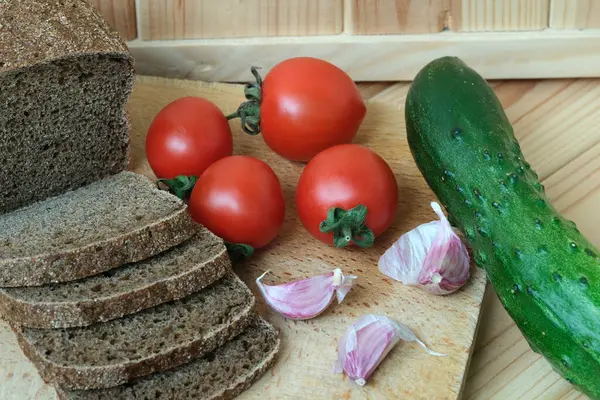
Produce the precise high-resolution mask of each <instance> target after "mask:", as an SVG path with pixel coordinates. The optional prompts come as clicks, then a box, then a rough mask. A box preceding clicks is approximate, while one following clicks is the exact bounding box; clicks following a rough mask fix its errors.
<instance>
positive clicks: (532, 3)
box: [451, 0, 549, 32]
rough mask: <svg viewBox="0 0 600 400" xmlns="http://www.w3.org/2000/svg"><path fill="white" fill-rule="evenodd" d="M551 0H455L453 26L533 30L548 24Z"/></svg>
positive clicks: (472, 28) (476, 29) (474, 29)
mask: <svg viewBox="0 0 600 400" xmlns="http://www.w3.org/2000/svg"><path fill="white" fill-rule="evenodd" d="M548 7H549V0H452V8H451V14H452V22H453V26H454V27H453V29H456V30H458V31H462V32H475V31H480V32H481V31H530V30H541V29H544V28H546V27H547V26H548Z"/></svg>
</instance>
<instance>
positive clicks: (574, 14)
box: [550, 0, 600, 29]
mask: <svg viewBox="0 0 600 400" xmlns="http://www.w3.org/2000/svg"><path fill="white" fill-rule="evenodd" d="M550 7H551V8H550V27H551V28H556V29H589V28H600V0H551V1H550Z"/></svg>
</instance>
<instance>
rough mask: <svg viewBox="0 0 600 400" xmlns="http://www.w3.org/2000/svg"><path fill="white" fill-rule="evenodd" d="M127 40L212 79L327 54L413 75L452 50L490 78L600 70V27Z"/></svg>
mask: <svg viewBox="0 0 600 400" xmlns="http://www.w3.org/2000/svg"><path fill="white" fill-rule="evenodd" d="M129 48H130V49H131V51H132V52H133V54H134V56H135V57H136V66H137V70H138V71H139V72H140V73H142V74H147V75H158V76H165V77H171V78H188V79H201V80H208V81H228V82H240V81H248V80H249V79H251V78H252V77H251V75H250V72H249V68H250V66H251V65H256V66H259V67H262V70H261V73H262V74H266V73H267V72H268V71H269V69H270V68H272V67H273V66H274V65H275V64H277V63H278V62H280V61H282V60H284V59H286V58H289V57H295V56H313V57H318V58H322V59H325V60H328V61H330V62H332V63H334V64H336V65H338V66H339V67H340V68H342V69H344V70H345V71H346V72H347V73H348V74H349V75H350V76H351V77H352V78H353V79H354V80H356V81H397V80H412V79H413V78H414V77H415V75H416V73H417V72H418V71H419V70H420V69H421V68H422V67H423V66H424V65H425V64H426V63H428V62H429V61H431V60H433V59H434V58H437V57H440V56H445V55H449V54H451V55H454V56H457V57H460V58H462V59H463V60H464V61H465V62H466V63H467V64H469V65H471V66H472V67H473V68H475V69H477V71H479V73H480V74H482V75H483V76H484V77H485V78H487V79H508V78H565V77H574V76H578V77H596V76H600V68H598V65H600V32H599V31H598V30H582V31H574V30H545V31H540V32H503V33H498V32H489V33H478V32H477V33H455V32H442V33H437V34H415V35H334V36H308V37H294V38H288V37H272V38H240V39H211V40H180V41H151V42H148V41H139V40H136V41H132V42H130V43H129ZM573 60H577V62H573Z"/></svg>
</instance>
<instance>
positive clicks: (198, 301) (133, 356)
mask: <svg viewBox="0 0 600 400" xmlns="http://www.w3.org/2000/svg"><path fill="white" fill-rule="evenodd" d="M253 309H254V296H253V295H252V292H250V289H248V287H247V286H246V285H245V284H244V283H243V282H242V281H241V280H240V279H239V278H238V277H237V276H236V275H235V274H234V273H233V272H230V273H228V274H227V275H226V276H225V277H224V278H222V279H220V280H219V281H217V282H216V283H214V284H213V285H211V286H209V287H207V288H205V289H204V290H202V291H200V292H197V293H195V294H192V295H190V296H188V297H186V298H184V299H181V300H176V301H174V302H170V303H164V304H161V305H159V306H156V307H153V308H150V309H146V310H143V311H140V312H139V313H136V314H131V315H128V316H126V317H123V318H120V319H115V320H112V321H108V322H104V323H99V324H94V325H90V326H88V327H85V328H68V329H31V328H19V327H13V330H14V331H15V333H17V339H18V340H19V344H20V346H21V348H22V349H23V351H24V353H25V355H26V356H27V357H28V358H29V359H30V360H31V361H32V362H33V364H35V366H36V367H37V369H38V371H39V373H40V376H41V377H42V379H44V381H46V382H47V383H50V384H58V385H61V386H63V387H64V388H67V389H91V388H105V387H112V386H117V385H120V384H123V383H125V382H127V381H129V380H131V379H133V378H137V377H142V376H146V375H149V374H152V373H154V372H158V371H164V370H166V369H171V368H174V367H177V366H179V365H182V364H185V363H186V362H188V361H190V360H191V359H193V358H197V357H202V356H204V355H205V354H207V353H209V352H211V351H213V350H214V349H216V348H217V347H219V346H221V345H223V344H224V343H225V342H226V341H228V340H229V339H231V338H233V337H234V336H236V335H237V334H239V333H240V332H242V331H243V330H244V329H245V328H246V327H247V326H248V325H249V324H250V322H251V319H252V316H253V315H254V314H253Z"/></svg>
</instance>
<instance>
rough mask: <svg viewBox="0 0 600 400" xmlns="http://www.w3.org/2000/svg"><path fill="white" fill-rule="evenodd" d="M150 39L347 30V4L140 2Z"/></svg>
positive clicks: (142, 32) (331, 0)
mask: <svg viewBox="0 0 600 400" xmlns="http://www.w3.org/2000/svg"><path fill="white" fill-rule="evenodd" d="M138 14H139V22H140V26H139V37H140V38H141V39H145V40H164V39H198V38H222V37H252V36H310V35H324V34H336V33H341V32H342V0H286V1H281V0H244V1H239V0H219V1H215V0H140V1H139V2H138Z"/></svg>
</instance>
